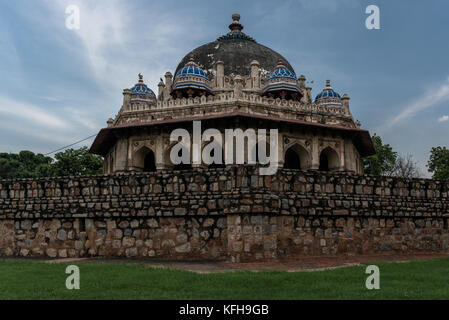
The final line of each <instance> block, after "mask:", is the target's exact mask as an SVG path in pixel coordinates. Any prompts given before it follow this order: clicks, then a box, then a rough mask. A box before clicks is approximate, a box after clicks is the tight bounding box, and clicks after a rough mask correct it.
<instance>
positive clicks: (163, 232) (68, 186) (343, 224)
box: [0, 167, 449, 261]
mask: <svg viewBox="0 0 449 320" xmlns="http://www.w3.org/2000/svg"><path fill="white" fill-rule="evenodd" d="M257 173H258V169H257V168H256V167H231V168H227V169H207V170H206V169H193V170H192V171H181V172H180V171H161V172H155V173H147V174H144V173H128V174H119V175H114V176H107V175H104V176H103V175H102V176H90V177H63V178H51V179H20V180H0V256H49V257H61V258H64V257H82V256H104V257H155V258H158V259H213V260H229V261H254V260H260V259H270V258H282V257H286V256H290V257H296V256H298V257H300V256H301V255H343V254H346V255H355V254H364V253H367V254H368V253H369V254H373V253H383V254H385V253H401V254H404V253H417V252H447V251H449V231H448V225H449V183H448V182H443V181H436V180H428V179H410V180H408V179H400V178H390V177H377V176H368V175H366V176H360V175H355V174H348V173H323V172H313V171H308V172H306V171H300V170H279V171H278V172H277V174H276V175H273V176H259V175H257Z"/></svg>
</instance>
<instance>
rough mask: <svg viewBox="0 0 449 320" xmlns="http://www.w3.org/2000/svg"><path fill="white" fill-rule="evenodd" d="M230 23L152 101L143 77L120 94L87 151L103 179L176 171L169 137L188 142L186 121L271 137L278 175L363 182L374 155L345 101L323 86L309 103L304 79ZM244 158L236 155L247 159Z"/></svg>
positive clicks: (160, 87) (163, 84)
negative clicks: (325, 174)
mask: <svg viewBox="0 0 449 320" xmlns="http://www.w3.org/2000/svg"><path fill="white" fill-rule="evenodd" d="M232 18H233V22H232V24H231V25H230V26H229V28H230V30H231V32H230V33H228V34H226V35H224V36H222V37H219V38H218V39H217V40H216V41H214V42H211V43H208V44H206V45H203V46H201V47H199V48H196V49H194V50H193V51H191V52H190V53H188V54H187V55H186V56H185V57H184V58H183V59H182V61H181V63H180V64H179V65H178V67H177V69H176V71H175V74H174V75H173V74H172V73H171V72H167V73H166V74H165V81H164V80H162V78H161V81H160V82H159V84H158V92H157V94H155V93H154V92H153V91H152V90H151V89H150V88H149V87H148V86H147V85H146V84H145V83H144V82H143V76H142V75H139V81H138V83H136V84H135V86H134V87H132V88H131V89H125V90H124V91H123V104H122V106H121V108H120V110H119V112H118V114H117V115H116V116H115V117H114V118H113V119H112V118H111V119H109V120H108V122H107V123H108V127H107V128H104V129H102V130H101V131H100V132H99V134H98V136H97V137H96V139H95V141H94V143H93V145H92V147H91V152H92V153H96V154H99V155H101V156H103V157H104V158H105V167H104V172H105V173H108V174H114V173H120V172H131V171H137V172H139V171H140V172H141V171H144V172H146V171H155V170H167V169H172V168H174V167H175V166H174V165H173V163H172V161H171V159H170V156H169V155H170V151H171V149H172V148H173V146H174V145H176V143H174V142H173V141H171V140H170V134H171V133H172V132H173V130H175V129H178V128H181V129H186V130H187V131H188V133H189V134H190V141H191V142H192V141H193V138H192V136H193V132H192V121H201V122H202V124H203V126H204V129H206V128H214V129H217V130H219V132H220V133H221V135H222V136H224V133H225V130H226V129H233V130H236V129H242V130H247V129H253V130H256V131H257V130H259V129H277V130H278V132H279V133H278V137H279V141H278V143H277V145H276V148H275V149H276V151H275V152H276V153H277V159H278V163H277V165H278V166H279V167H285V168H288V169H296V168H301V169H303V170H316V169H320V170H323V171H345V172H354V173H359V174H362V173H363V166H362V158H363V157H365V156H369V155H372V154H374V153H375V150H374V147H373V144H372V141H371V137H370V135H369V132H368V131H366V130H362V129H360V123H359V122H358V121H355V120H354V118H353V116H352V114H351V111H350V106H349V100H350V98H349V96H348V95H347V94H345V95H342V96H340V95H339V94H338V93H337V92H335V91H334V90H333V88H332V87H331V84H330V81H327V83H326V87H325V88H324V89H323V90H322V91H321V92H320V93H319V94H318V95H317V96H316V98H315V100H314V99H313V98H312V91H311V90H312V88H311V87H309V86H308V83H307V79H306V77H305V76H303V75H301V76H299V77H297V76H296V73H295V72H294V70H293V67H292V66H291V64H290V63H289V62H288V61H287V60H286V59H285V58H283V57H282V56H281V55H280V54H279V53H277V52H275V51H273V50H271V49H270V48H267V47H265V46H263V45H261V44H259V43H257V42H256V41H255V40H254V39H253V38H251V37H249V36H248V35H246V34H245V33H243V32H242V30H243V25H241V24H240V22H239V20H240V16H239V15H238V14H234V15H233V17H232ZM320 89H321V88H320ZM201 133H202V132H201ZM192 145H193V143H192V144H191V146H192ZM204 146H205V145H202V146H201V147H202V148H203V147H204ZM222 149H223V148H222ZM248 150H250V147H248V148H245V149H244V150H239V151H238V152H242V153H244V154H245V158H248V157H247V154H248V153H249V152H251V151H248ZM233 163H235V162H233ZM245 163H248V162H245ZM190 164H192V163H190ZM184 169H186V167H184Z"/></svg>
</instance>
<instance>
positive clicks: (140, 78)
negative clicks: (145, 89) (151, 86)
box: [139, 73, 143, 83]
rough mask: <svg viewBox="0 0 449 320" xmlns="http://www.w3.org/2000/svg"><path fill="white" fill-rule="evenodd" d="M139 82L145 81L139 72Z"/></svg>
mask: <svg viewBox="0 0 449 320" xmlns="http://www.w3.org/2000/svg"><path fill="white" fill-rule="evenodd" d="M139 83H143V75H142V74H141V73H139Z"/></svg>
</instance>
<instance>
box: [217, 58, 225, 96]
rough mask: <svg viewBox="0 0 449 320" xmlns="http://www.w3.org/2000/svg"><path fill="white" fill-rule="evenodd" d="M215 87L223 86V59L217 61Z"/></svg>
mask: <svg viewBox="0 0 449 320" xmlns="http://www.w3.org/2000/svg"><path fill="white" fill-rule="evenodd" d="M216 66H217V87H218V88H219V89H223V88H224V62H223V61H217V63H216Z"/></svg>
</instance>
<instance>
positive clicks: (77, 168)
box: [53, 147, 103, 176]
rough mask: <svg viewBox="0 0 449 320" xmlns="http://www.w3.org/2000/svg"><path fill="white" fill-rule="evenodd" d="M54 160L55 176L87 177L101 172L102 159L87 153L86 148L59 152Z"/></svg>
mask: <svg viewBox="0 0 449 320" xmlns="http://www.w3.org/2000/svg"><path fill="white" fill-rule="evenodd" d="M55 159H56V162H55V163H54V166H53V167H54V175H56V176H87V175H94V174H101V173H102V172H103V158H102V157H100V156H97V155H94V154H92V153H89V149H87V147H82V148H80V149H68V150H65V151H64V152H59V153H57V154H56V155H55Z"/></svg>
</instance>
